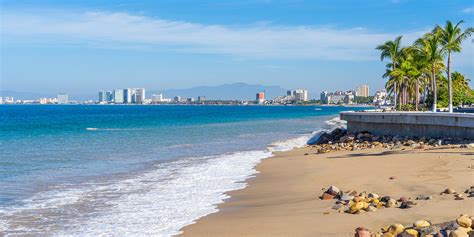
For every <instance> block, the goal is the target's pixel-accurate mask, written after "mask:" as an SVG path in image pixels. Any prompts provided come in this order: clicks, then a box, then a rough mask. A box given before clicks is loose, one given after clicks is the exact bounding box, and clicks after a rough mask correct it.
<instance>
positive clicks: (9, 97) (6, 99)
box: [3, 96, 15, 104]
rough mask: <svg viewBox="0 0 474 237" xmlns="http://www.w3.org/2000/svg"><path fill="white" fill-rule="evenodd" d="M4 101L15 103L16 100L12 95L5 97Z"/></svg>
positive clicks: (5, 102)
mask: <svg viewBox="0 0 474 237" xmlns="http://www.w3.org/2000/svg"><path fill="white" fill-rule="evenodd" d="M3 103H4V104H14V103H15V100H14V99H13V97H12V96H5V97H3Z"/></svg>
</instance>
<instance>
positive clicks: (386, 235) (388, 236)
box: [381, 232, 395, 237]
mask: <svg viewBox="0 0 474 237" xmlns="http://www.w3.org/2000/svg"><path fill="white" fill-rule="evenodd" d="M381 237H395V235H393V234H392V233H388V232H387V233H383V234H382V236H381Z"/></svg>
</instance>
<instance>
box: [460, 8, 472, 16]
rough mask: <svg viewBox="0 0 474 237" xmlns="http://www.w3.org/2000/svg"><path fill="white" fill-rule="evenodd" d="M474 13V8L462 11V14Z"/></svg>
mask: <svg viewBox="0 0 474 237" xmlns="http://www.w3.org/2000/svg"><path fill="white" fill-rule="evenodd" d="M473 12H474V7H466V8H464V9H463V10H462V13H465V14H470V13H473Z"/></svg>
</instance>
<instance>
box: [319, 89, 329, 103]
mask: <svg viewBox="0 0 474 237" xmlns="http://www.w3.org/2000/svg"><path fill="white" fill-rule="evenodd" d="M328 95H329V93H328V92H327V91H323V92H321V96H320V98H319V99H320V100H321V104H329V101H328Z"/></svg>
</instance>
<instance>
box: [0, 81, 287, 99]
mask: <svg viewBox="0 0 474 237" xmlns="http://www.w3.org/2000/svg"><path fill="white" fill-rule="evenodd" d="M145 89H147V91H146V97H147V98H151V95H152V94H158V93H162V94H163V95H164V96H165V97H166V98H173V97H174V96H181V97H182V98H186V97H194V98H197V97H198V96H206V99H208V100H218V99H219V100H254V99H255V94H256V93H257V92H259V91H265V93H266V97H267V98H274V97H276V96H279V95H285V94H286V91H287V89H284V88H281V87H279V86H264V85H252V84H246V83H242V82H239V83H232V84H223V85H219V86H197V87H192V88H188V89H167V90H152V89H150V88H145ZM0 96H13V97H14V98H15V100H17V99H23V100H32V99H37V98H41V97H56V96H57V94H48V93H36V92H18V91H12V90H2V91H0ZM69 99H70V100H97V93H90V94H74V93H69Z"/></svg>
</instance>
